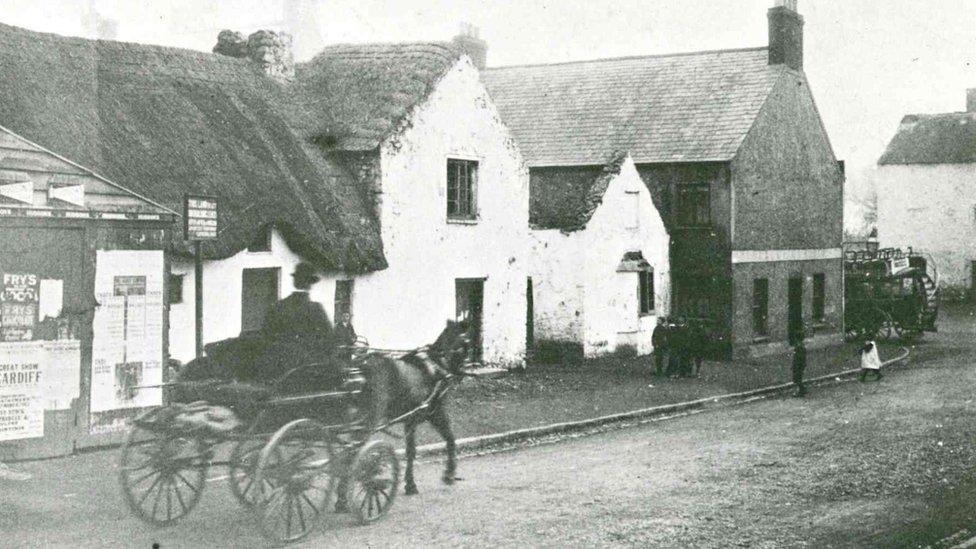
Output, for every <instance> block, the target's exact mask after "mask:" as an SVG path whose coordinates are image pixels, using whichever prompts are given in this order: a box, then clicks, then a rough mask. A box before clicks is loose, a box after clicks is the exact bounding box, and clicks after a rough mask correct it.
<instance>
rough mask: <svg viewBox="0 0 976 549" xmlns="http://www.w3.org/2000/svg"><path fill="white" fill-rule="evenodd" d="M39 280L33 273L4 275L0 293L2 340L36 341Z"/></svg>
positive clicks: (0, 338) (0, 329)
mask: <svg viewBox="0 0 976 549" xmlns="http://www.w3.org/2000/svg"><path fill="white" fill-rule="evenodd" d="M39 278H40V277H38V276H37V275H36V274H33V273H3V281H2V283H3V285H2V293H0V340H2V341H30V340H32V339H34V325H35V324H37V303H38V285H39Z"/></svg>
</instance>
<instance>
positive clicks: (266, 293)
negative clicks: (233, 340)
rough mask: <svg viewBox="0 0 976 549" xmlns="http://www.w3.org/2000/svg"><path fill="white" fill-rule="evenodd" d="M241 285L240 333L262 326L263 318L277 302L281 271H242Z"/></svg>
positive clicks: (258, 328) (277, 269)
mask: <svg viewBox="0 0 976 549" xmlns="http://www.w3.org/2000/svg"><path fill="white" fill-rule="evenodd" d="M241 276H242V281H241V282H242V283H241V332H253V331H256V330H260V329H261V327H262V326H264V317H265V316H267V314H268V311H269V310H270V309H271V307H272V306H274V304H275V303H277V302H278V279H279V278H280V276H281V269H279V268H277V267H275V268H273V269H244V273H243V274H242V275H241Z"/></svg>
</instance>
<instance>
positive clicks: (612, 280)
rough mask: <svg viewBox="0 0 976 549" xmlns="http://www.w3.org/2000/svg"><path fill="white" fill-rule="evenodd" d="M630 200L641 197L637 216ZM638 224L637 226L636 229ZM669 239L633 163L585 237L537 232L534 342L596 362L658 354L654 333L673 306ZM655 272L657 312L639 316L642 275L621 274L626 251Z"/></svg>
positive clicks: (608, 195)
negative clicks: (576, 351)
mask: <svg viewBox="0 0 976 549" xmlns="http://www.w3.org/2000/svg"><path fill="white" fill-rule="evenodd" d="M630 193H636V195H637V199H636V200H637V202H636V211H635V207H634V203H633V202H632V200H634V199H633V198H632V195H630ZM635 217H636V222H635ZM669 245H670V237H669V236H668V234H667V231H666V230H665V228H664V223H663V222H662V220H661V216H660V214H659V213H658V211H657V208H655V207H654V203H653V201H652V200H651V196H650V192H649V191H648V190H647V187H646V186H645V185H644V183H643V181H642V180H641V179H640V176H639V175H638V173H637V170H636V169H635V167H634V163H633V161H632V160H631V159H630V158H628V159H627V160H626V161H625V162H624V164H623V165H622V167H621V171H620V174H619V175H617V176H616V177H615V178H614V179H613V180H612V181H611V182H610V184H609V186H608V187H607V191H606V193H605V194H604V197H603V203H602V204H601V205H600V206H599V207H598V208H597V210H596V211H595V212H594V214H593V217H592V218H591V219H590V221H589V223H588V224H587V226H586V228H585V229H584V230H582V231H576V232H572V233H562V232H560V231H558V230H541V231H533V248H532V279H533V283H534V285H535V292H534V301H533V303H534V306H535V320H536V325H535V329H536V339H537V340H552V341H572V342H576V343H582V345H583V353H584V355H585V356H587V357H595V356H599V355H602V354H606V353H610V352H613V351H615V350H616V349H617V348H618V347H619V346H621V345H631V346H633V347H635V348H636V349H637V351H638V353H640V354H648V353H650V352H652V351H653V346H652V344H651V332H652V331H653V329H654V325H655V324H656V322H657V316H658V315H662V314H663V315H667V314H668V312H669V310H670V306H671V292H670V265H669V260H668V257H669V256H668V250H669ZM631 251H640V252H642V253H643V255H644V258H645V259H646V260H647V261H648V263H650V264H651V265H652V266H653V267H654V290H655V296H654V302H655V307H656V308H655V310H654V312H653V314H650V315H644V316H642V315H640V311H639V307H640V304H639V302H638V293H637V290H638V284H639V282H638V274H637V273H633V272H628V273H618V272H617V268H618V267H619V265H620V261H621V259H623V256H624V254H625V253H626V252H631Z"/></svg>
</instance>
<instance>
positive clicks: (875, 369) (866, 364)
mask: <svg viewBox="0 0 976 549" xmlns="http://www.w3.org/2000/svg"><path fill="white" fill-rule="evenodd" d="M790 339H791V342H792V344H793V365H792V374H793V385H794V386H795V387H796V392H795V393H793V396H795V397H804V396H806V394H807V387H806V385H805V384H804V383H803V372H804V370H806V367H807V348H806V342H805V337H804V335H803V333H802V332H800V333H798V334H794V335H793V336H791V337H790ZM857 353H858V355H859V356H860V359H861V372H860V375H859V379H860V381H861V382H862V383H863V382H865V381H867V376H868V375H869V374H870V375H872V376H874V378H875V379H876V380H878V381H881V378H882V375H881V366H882V363H881V357H880V356H878V345H877V344H876V343H875V342H874V341H871V340H865V341H864V342H863V344H862V345H861V346H860V347H858V350H857Z"/></svg>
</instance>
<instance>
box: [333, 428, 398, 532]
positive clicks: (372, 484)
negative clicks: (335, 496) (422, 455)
mask: <svg viewBox="0 0 976 549" xmlns="http://www.w3.org/2000/svg"><path fill="white" fill-rule="evenodd" d="M348 475H349V476H348V479H347V485H346V501H347V502H348V504H349V509H350V510H351V511H352V514H353V516H355V517H356V519H357V520H358V521H359V522H360V523H362V524H366V523H369V522H373V521H376V520H379V519H381V518H383V516H384V515H386V513H387V512H388V511H389V510H390V507H392V506H393V500H395V499H396V493H397V486H398V484H399V482H400V462H399V461H398V460H397V457H396V453H394V451H393V447H392V446H390V444H389V443H387V442H384V441H382V440H373V441H371V442H368V443H366V445H365V446H363V447H362V448H361V449H360V450H359V452H358V453H357V454H356V458H355V459H354V460H353V462H352V466H350V468H349V472H348Z"/></svg>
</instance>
